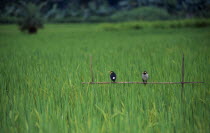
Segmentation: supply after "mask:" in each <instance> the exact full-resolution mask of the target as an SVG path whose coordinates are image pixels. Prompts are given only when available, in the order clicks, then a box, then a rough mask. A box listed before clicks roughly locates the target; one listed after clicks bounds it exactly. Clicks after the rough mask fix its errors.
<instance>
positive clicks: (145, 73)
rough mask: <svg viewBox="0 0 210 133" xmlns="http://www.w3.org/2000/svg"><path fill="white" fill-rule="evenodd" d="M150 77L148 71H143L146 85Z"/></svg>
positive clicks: (143, 79)
mask: <svg viewBox="0 0 210 133" xmlns="http://www.w3.org/2000/svg"><path fill="white" fill-rule="evenodd" d="M148 78H149V75H148V73H147V71H144V72H143V73H142V81H143V82H144V84H145V85H146V83H147V80H148Z"/></svg>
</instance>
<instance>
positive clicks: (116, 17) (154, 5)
mask: <svg viewBox="0 0 210 133" xmlns="http://www.w3.org/2000/svg"><path fill="white" fill-rule="evenodd" d="M20 3H26V4H30V3H33V4H35V5H37V6H39V5H41V4H43V3H45V6H44V7H43V8H42V9H40V11H39V12H40V13H41V16H42V18H43V19H44V20H45V21H48V22H101V21H111V22H116V21H125V20H126V21H127V20H155V19H159V20H165V19H180V18H194V17H199V18H209V17H210V1H209V0H9V1H8V0H1V1H0V7H1V8H0V22H1V23H14V22H17V21H19V19H20V16H21V14H24V10H22V9H21V8H22V7H21V6H20V5H21V4H20ZM141 8H143V9H141Z"/></svg>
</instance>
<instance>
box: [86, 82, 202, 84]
mask: <svg viewBox="0 0 210 133" xmlns="http://www.w3.org/2000/svg"><path fill="white" fill-rule="evenodd" d="M197 83H204V82H147V84H197ZM82 84H145V83H144V82H82Z"/></svg>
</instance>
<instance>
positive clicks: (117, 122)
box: [0, 24, 210, 133]
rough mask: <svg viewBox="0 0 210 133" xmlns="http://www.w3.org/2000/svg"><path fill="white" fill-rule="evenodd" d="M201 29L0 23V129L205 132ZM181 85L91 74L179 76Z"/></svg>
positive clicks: (205, 44) (208, 101)
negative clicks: (23, 29) (23, 28)
mask: <svg viewBox="0 0 210 133" xmlns="http://www.w3.org/2000/svg"><path fill="white" fill-rule="evenodd" d="M209 30H210V29H209V28H183V29H152V28H149V29H142V30H130V29H125V30H122V31H112V32H110V31H102V30H99V29H98V25H91V24H81V25H77V24H75V25H70V24H66V25H46V27H45V29H44V30H40V32H39V33H38V34H37V35H26V34H23V33H20V32H19V31H18V29H16V27H15V26H14V25H2V26H0V132H5V133H6V132H21V133H22V132H30V133H33V132H50V133H51V132H56V133H57V132H125V133H128V132H206V133H207V132H209V130H210V129H209V124H210V117H209V114H210V106H209V105H210V98H209V94H210V91H209V90H210V89H209V85H210V84H209V80H210V76H209V75H210V70H209V65H210V55H209V51H210V47H209V42H210V38H209V35H210V32H209ZM183 53H184V54H185V80H186V81H204V82H205V83H204V84H194V85H191V84H186V85H185V87H184V100H183V101H182V100H181V85H152V84H148V85H146V86H144V85H141V84H107V85H82V84H81V82H88V81H91V77H90V72H89V55H92V56H93V71H94V77H95V81H110V79H109V71H110V70H113V71H115V72H116V74H117V81H141V72H142V71H144V70H147V71H148V73H149V76H150V78H149V82H153V81H154V82H163V81H165V82H173V81H181V58H182V54H183Z"/></svg>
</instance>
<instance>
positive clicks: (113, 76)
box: [110, 71, 117, 82]
mask: <svg viewBox="0 0 210 133" xmlns="http://www.w3.org/2000/svg"><path fill="white" fill-rule="evenodd" d="M110 78H111V80H112V81H113V82H115V80H116V78H117V75H116V74H115V73H114V72H113V71H110Z"/></svg>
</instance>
